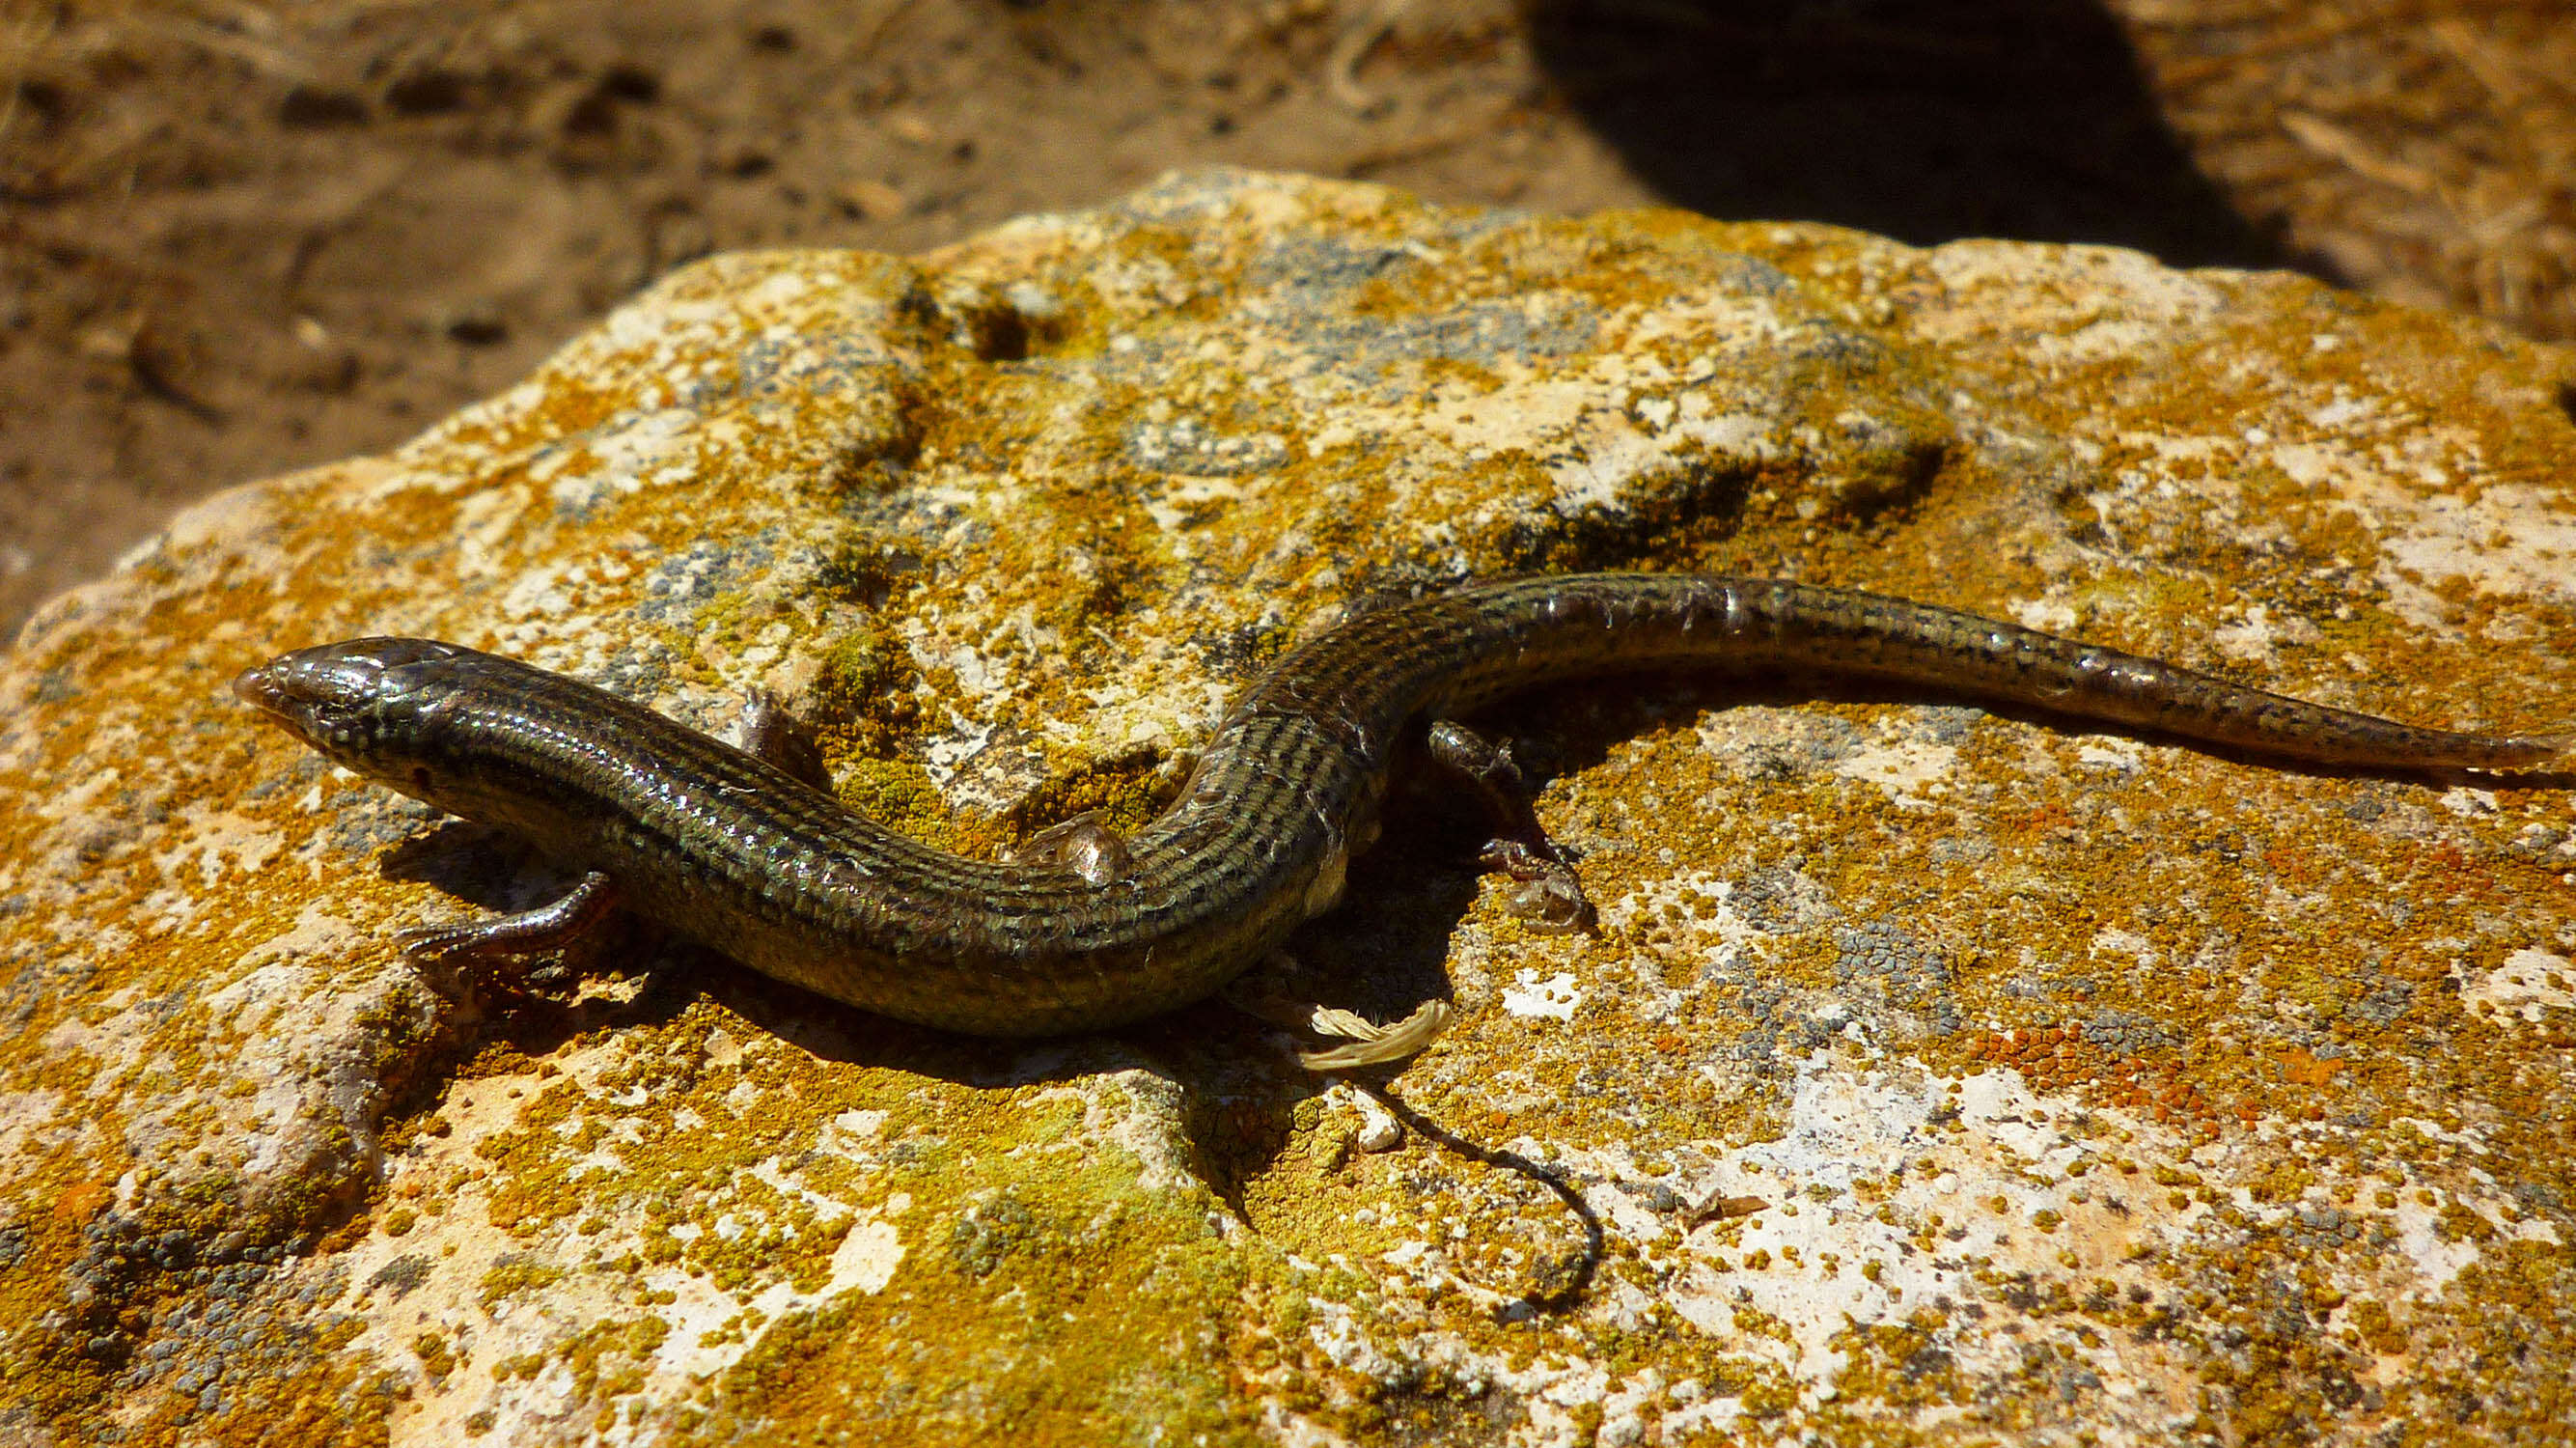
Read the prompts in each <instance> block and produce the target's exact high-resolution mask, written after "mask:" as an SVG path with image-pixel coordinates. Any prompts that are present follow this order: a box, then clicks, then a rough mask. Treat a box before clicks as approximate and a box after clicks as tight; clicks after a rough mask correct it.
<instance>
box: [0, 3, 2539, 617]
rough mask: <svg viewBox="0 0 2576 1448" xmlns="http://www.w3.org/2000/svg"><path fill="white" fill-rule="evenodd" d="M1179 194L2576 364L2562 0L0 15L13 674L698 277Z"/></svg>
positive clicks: (1, 466) (396, 8)
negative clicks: (1835, 256)
mask: <svg viewBox="0 0 2576 1448" xmlns="http://www.w3.org/2000/svg"><path fill="white" fill-rule="evenodd" d="M1208 162H1227V163H1232V164H1237V165H1244V166H1254V167H1262V168H1274V169H1284V170H1297V171H1305V172H1311V173H1316V174H1320V175H1325V176H1339V177H1351V178H1360V179H1366V180H1373V181H1383V182H1388V183H1391V184H1394V185H1397V186H1402V187H1405V188H1407V189H1410V190H1413V191H1416V192H1419V193H1420V194H1422V195H1424V196H1427V197H1430V198H1432V199H1434V200H1440V201H1450V202H1463V203H1491V204H1501V205H1509V206H1516V207H1524V208H1530V209H1534V210H1541V211H1566V212H1571V211H1585V210H1591V209H1596V208H1600V207H1609V206H1637V205H1658V204H1660V205H1673V206H1681V207H1687V208H1690V209H1692V210H1695V211H1700V212H1705V213H1707V214H1709V215H1712V216H1719V217H1725V218H1730V219H1738V218H1768V219H1788V220H1807V221H1827V222H1836V223H1840V224H1843V225H1846V226H1853V227H1860V228H1864V229H1867V230H1870V231H1875V232H1880V233H1884V234H1886V235H1890V236H1894V237H1897V238H1900V239H1902V240H1905V241H1910V242H1918V243H1928V242H1937V241H1943V240H1947V239H1951V238H1956V237H1962V236H2000V237H2013V238H2021V239H2027V240H2035V241H2084V242H2109V243H2116V244H2119V245H2123V246H2132V247H2138V248H2141V249H2143V250H2146V251H2149V252H2152V253H2154V254H2156V255H2157V256H2159V257H2162V258H2164V259H2165V260H2167V261H2170V262H2174V263H2177V264H2183V265H2220V266H2243V267H2297V268H2301V269H2304V270H2307V271H2309V272H2312V273H2314V274H2316V275H2319V276H2322V277H2325V278H2327V279H2329V280H2333V281H2336V282H2339V283H2342V284H2344V285H2348V286H2355V287H2360V288H2364V289H2367V290H2369V291H2372V292H2375V293H2378V294H2380V295H2383V296H2388V297H2392V298H2397V299H2400V300H2404V301H2408V302H2414V303H2420V304H2428V305H2435V306H2448V307H2453V308H2459V309H2463V310H2469V311H2477V312H2483V313H2485V314H2486V315H2488V316H2490V317H2493V318H2494V319H2496V321H2497V322H2498V323H2500V324H2501V325H2503V326H2506V327H2510V328H2513V329H2517V330H2519V331H2521V332H2523V333H2526V334H2529V335H2532V336H2537V337H2545V338H2557V339H2566V338H2571V337H2576V286H2571V283H2576V0H2485V3H2475V0H2447V3H2437V0H1739V3H1719V0H1518V3H1514V0H844V3H825V0H267V3H260V0H154V3H136V0H122V3H120V0H95V3H92V0H55V3H31V0H0V638H5V637H8V636H10V635H13V634H14V632H15V630H16V628H17V626H18V624H19V623H20V622H21V621H22V620H23V619H24V618H25V616H26V614H27V612H28V611H29V610H30V609H31V608H33V607H34V605H35V604H36V603H38V602H40V601H41V600H42V599H43V598H45V597H46V596H48V595H50V594H51V593H53V592H55V591H57V590H59V589H61V588H62V587H64V586H67V585H69V584H71V583H74V582H77V581H79V580H80V579H82V578H85V577H88V576H91V575H94V574H96V573H98V572H100V571H102V570H104V569H105V568H106V567H108V566H109V564H110V563H111V562H112V560H113V559H114V558H115V557H116V555H117V554H118V553H120V552H122V551H123V550H124V549H126V548H127V547H129V546H131V545H132V544H133V543H134V542H135V541H137V540H138V539H140V538H142V537H143V536H145V535H146V534H148V533H149V532H150V531H151V530H152V529H153V528H154V527H156V526H157V525H158V523H159V521H160V520H161V519H162V518H163V517H164V516H165V515H166V514H167V513H168V512H169V511H170V510H172V509H173V508H175V507H177V506H179V505H181V504H183V503H186V502H187V501H189V500H190V499H192V498H194V497H196V496H199V495H201V494H203V493H205V492H208V491H211V490H213V489H215V488H218V487H222V486H225V485H227V484H231V483H235V482H240V481H244V480H247V479H251V478H256V477H261V476H264V475H267V474H271V473H275V472H280V471H283V470H285V469H289V468H293V467H298V466H302V465H305V464H310V463H317V462H323V461H327V460H329V459H333V458H337V457H343V456H347V455H349V454H352V453H358V452H365V451H370V450H375V449H379V448H383V447H386V446H388V445H390V444H393V443H396V442H398V441H400V440H401V439H403V438H404V437H406V436H408V435H409V434H411V433H413V432H415V431H417V430H418V429H420V428H422V427H424V426H426V425H428V424H429V423H431V422H433V421H435V420H436V419H437V418H439V417H440V416H441V415H443V414H445V413H446V412H448V411H450V410H452V409H454V408H456V407H458V406H461V405H463V404H465V403H467V402H470V401H472V400H474V399H476V398H478V397H481V396H484V395H486V394H488V393H491V392H494V391H497V390H499V389H500V388H502V387H504V386H506V385H507V384H509V383H510V382H511V381H512V380H514V379H515V378H516V377H518V376H519V375H520V374H522V373H524V372H525V371H526V370H527V369H528V368H530V367H531V366H533V365H534V364H535V363H536V362H537V361H538V360H539V359H540V358H542V357H543V356H544V355H545V353H546V352H547V351H549V350H550V349H552V348H553V347H555V346H556V345H557V344H559V343H560V342H562V341H563V340H565V339H566V338H567V337H569V336H570V335H572V334H573V333H574V332H575V331H577V330H578V329H580V328H581V327H582V326H584V325H585V324H587V323H588V322H590V321H591V320H592V319H594V318H596V317H597V316H599V315H600V314H601V313H602V312H603V311H605V310H606V309H607V308H609V307H610V306H612V305H614V304H616V303H617V302H618V301H620V300H621V299H623V298H624V297H626V296H628V295H629V294H631V293H632V292H634V291H635V290H636V289H637V288H638V287H641V286H643V285H644V284H645V283H647V282H649V281H651V280H652V279H653V278H654V277H656V276H658V275H660V274H661V273H662V272H664V271H666V270H668V269H669V268H671V267H673V266H676V265H679V264H680V263H683V262H686V261H688V260H690V259H692V258H694V257H698V256H701V255H704V254H706V253H708V252H710V251H715V250H719V249H725V248H734V247H748V246H778V245H795V246H855V247H866V248H872V249H877V250H884V251H896V252H909V251H916V250H920V249H922V248H925V247H930V246H935V245H938V244H940V243H942V242H947V241H951V240H955V239H957V238H960V237H963V236H966V235H968V234H970V233H972V232H974V231H976V230H978V229H980V228H982V227H985V226H988V225H990V224H992V223H994V222H997V221H1000V220H1002V219H1004V218H1006V217H1009V216H1013V215H1016V214H1018V213H1021V212H1026V211H1032V210H1054V209H1065V208H1071V207H1078V206H1084V205H1089V204H1092V203H1094V202H1098V201H1102V200H1106V199H1109V198H1112V197H1115V196H1117V195H1118V194H1119V193H1121V192H1123V191H1125V190H1128V189H1130V188H1132V187H1135V186H1137V185H1139V184H1142V183H1143V182H1145V181H1147V180H1150V179H1151V178H1152V177H1154V176H1155V175H1156V174H1158V173H1160V172H1162V171H1164V170H1166V169H1168V168H1171V167H1174V166H1185V165H1194V164H1201V163H1208Z"/></svg>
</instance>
